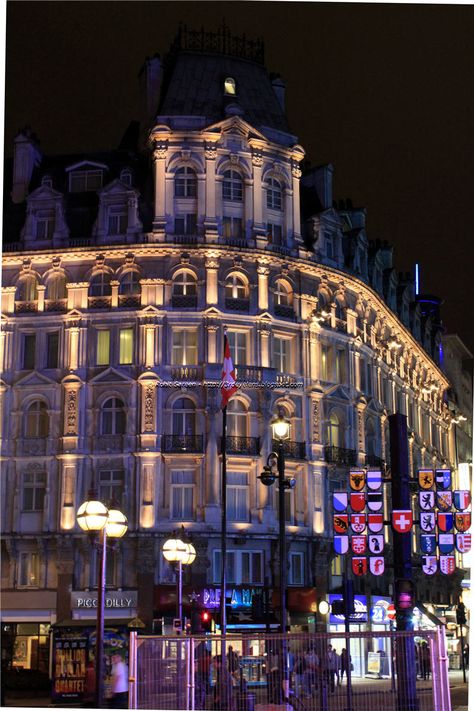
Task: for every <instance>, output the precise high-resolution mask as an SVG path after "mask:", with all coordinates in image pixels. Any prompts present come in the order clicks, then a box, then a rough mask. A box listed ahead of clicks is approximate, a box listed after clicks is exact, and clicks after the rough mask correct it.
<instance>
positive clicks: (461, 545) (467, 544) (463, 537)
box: [456, 533, 471, 553]
mask: <svg viewBox="0 0 474 711" xmlns="http://www.w3.org/2000/svg"><path fill="white" fill-rule="evenodd" d="M456 548H457V550H458V551H459V552H460V553H469V551H470V550H471V534H470V533H456Z"/></svg>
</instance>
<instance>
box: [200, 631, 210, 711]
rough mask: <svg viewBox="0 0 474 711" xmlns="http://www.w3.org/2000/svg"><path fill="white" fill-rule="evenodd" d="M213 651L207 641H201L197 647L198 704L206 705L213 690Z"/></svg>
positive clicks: (203, 706) (201, 706)
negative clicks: (211, 677)
mask: <svg viewBox="0 0 474 711" xmlns="http://www.w3.org/2000/svg"><path fill="white" fill-rule="evenodd" d="M210 674H211V653H210V651H209V650H208V648H207V646H206V642H200V643H199V644H198V646H197V648H196V706H197V708H205V707H206V697H207V696H208V694H209V692H210V690H211V679H210Z"/></svg>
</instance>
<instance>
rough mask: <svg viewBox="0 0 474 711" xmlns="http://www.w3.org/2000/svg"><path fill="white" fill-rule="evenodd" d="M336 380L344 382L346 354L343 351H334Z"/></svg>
mask: <svg viewBox="0 0 474 711" xmlns="http://www.w3.org/2000/svg"><path fill="white" fill-rule="evenodd" d="M336 382H337V383H345V382H346V354H345V352H344V351H340V350H337V351H336Z"/></svg>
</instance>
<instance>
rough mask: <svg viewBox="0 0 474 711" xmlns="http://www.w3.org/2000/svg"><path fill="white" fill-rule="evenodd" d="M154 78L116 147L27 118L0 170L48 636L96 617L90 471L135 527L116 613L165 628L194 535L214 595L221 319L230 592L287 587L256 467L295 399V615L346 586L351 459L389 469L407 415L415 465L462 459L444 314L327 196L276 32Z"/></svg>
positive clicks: (203, 52)
mask: <svg viewBox="0 0 474 711" xmlns="http://www.w3.org/2000/svg"><path fill="white" fill-rule="evenodd" d="M140 80H141V84H142V90H143V107H144V108H143V120H142V122H141V123H140V124H138V123H131V124H130V126H129V127H128V129H127V131H126V132H125V134H124V137H123V139H122V142H121V144H120V146H119V148H118V149H117V150H112V151H104V152H101V153H85V154H81V155H80V156H79V155H64V156H54V157H48V156H45V155H42V154H41V153H40V151H39V148H38V144H37V141H36V139H35V137H34V135H33V134H32V133H31V132H30V131H28V130H24V131H22V132H21V133H20V134H19V135H18V136H17V137H16V139H15V143H14V157H13V160H12V161H11V162H10V163H8V164H7V168H6V176H5V189H6V192H7V195H6V198H5V219H4V245H3V248H4V255H3V290H2V332H1V347H2V355H1V358H2V361H1V362H2V370H3V375H2V378H3V379H2V381H1V397H2V408H3V409H2V428H3V429H2V431H3V434H2V474H1V487H2V489H1V494H2V527H3V555H2V585H3V590H4V593H3V620H4V621H6V622H8V623H9V624H20V623H29V624H32V625H34V624H36V625H37V626H38V635H39V643H40V647H41V644H43V643H42V642H41V630H43V633H44V629H45V626H46V625H48V624H50V623H53V622H56V621H60V620H64V619H70V618H81V617H84V616H85V618H87V617H89V618H90V617H91V615H92V616H93V614H94V610H93V609H92V610H91V609H88V608H86V607H85V606H86V603H85V602H84V600H87V599H90V598H88V597H87V596H88V595H91V594H92V593H91V591H93V590H94V586H95V585H96V570H95V561H94V556H93V555H92V554H91V548H90V544H89V541H88V540H87V538H86V537H85V536H84V535H83V534H82V533H80V531H79V529H78V527H77V525H76V520H75V513H76V511H77V509H78V507H79V505H80V503H81V502H82V501H84V500H85V499H86V497H87V492H88V490H89V488H90V487H91V485H94V486H95V487H96V488H97V489H98V491H99V496H100V498H101V500H103V501H105V502H106V501H107V500H108V499H110V498H111V497H112V496H113V497H115V499H117V500H118V501H119V503H120V505H121V508H122V510H123V511H124V512H125V513H126V515H127V517H128V520H129V524H130V528H129V532H128V534H127V535H126V537H125V538H124V539H122V540H121V542H120V546H119V548H118V549H117V550H116V551H115V552H113V553H112V554H111V555H110V556H109V559H108V562H109V565H108V572H107V576H108V577H107V585H108V589H109V590H112V591H115V593H114V594H115V597H114V596H112V598H111V599H113V600H116V601H117V604H116V605H115V603H111V605H110V607H111V609H110V610H109V611H108V614H110V616H111V619H115V618H114V617H113V616H114V615H116V616H117V619H118V618H124V617H125V618H126V617H134V616H135V615H138V616H139V617H140V618H141V619H142V620H143V621H144V622H145V624H146V625H147V628H148V629H151V628H152V623H153V620H154V619H156V618H159V617H162V616H163V615H164V614H165V615H168V614H170V615H171V617H172V614H173V613H172V610H173V605H172V604H171V606H170V604H169V594H170V591H173V590H174V588H173V581H174V578H173V571H172V570H171V568H170V567H169V566H168V564H166V562H165V561H164V559H163V556H162V554H161V549H162V545H163V542H164V541H165V540H166V538H167V537H169V536H170V534H171V533H172V532H173V530H176V529H179V528H180V527H181V526H182V525H183V526H184V527H185V529H186V531H187V533H188V534H189V535H191V536H192V539H193V542H194V545H195V547H196V550H197V558H196V561H195V563H194V564H193V565H192V566H191V570H188V571H187V572H186V576H187V580H186V583H187V585H188V587H187V588H185V590H187V591H188V592H191V591H193V590H194V591H195V592H197V594H200V595H201V594H202V596H203V597H202V600H201V601H202V602H203V601H204V595H207V596H208V598H207V599H209V600H211V599H213V598H212V596H213V595H215V594H216V590H217V588H218V585H219V580H220V435H221V414H220V409H219V401H220V394H219V390H218V388H217V387H216V383H217V382H218V380H219V378H220V371H221V364H222V359H223V352H222V350H223V328H224V325H225V326H227V329H228V337H229V341H230V346H231V352H232V358H233V362H234V364H235V365H236V369H237V376H238V380H239V381H241V382H242V383H243V386H242V387H241V389H240V390H239V392H238V394H237V395H236V396H234V397H233V398H232V400H231V403H230V405H229V408H228V429H227V452H228V462H227V470H228V493H227V502H228V503H227V514H228V573H227V575H228V581H229V584H230V585H231V586H232V587H233V591H234V592H235V595H236V596H237V597H238V595H239V594H241V597H242V599H243V598H244V597H245V596H246V595H248V590H250V591H252V590H253V589H256V588H258V587H261V586H264V585H266V586H268V587H269V589H270V590H272V589H273V588H276V589H277V588H278V576H277V574H278V557H277V556H278V545H277V543H278V520H277V502H276V492H274V491H272V489H271V488H270V489H269V488H268V487H265V486H263V485H262V484H261V483H260V482H259V480H258V479H257V476H258V474H259V473H260V471H261V470H262V467H263V464H264V463H265V459H266V457H267V455H268V453H269V452H270V451H271V449H272V441H271V436H270V430H269V422H270V420H271V418H272V416H273V415H274V414H275V413H276V411H277V410H278V408H282V409H283V411H284V412H285V413H286V415H287V417H288V418H290V420H291V426H292V427H291V440H290V441H288V442H287V443H286V444H285V447H286V469H287V474H288V475H289V476H293V477H295V479H296V486H295V488H294V489H292V490H289V491H288V492H287V495H286V496H287V506H286V523H287V536H288V546H289V558H288V580H289V586H290V590H289V596H288V600H289V613H290V621H291V626H292V628H293V629H300V628H301V627H303V626H308V625H311V624H312V620H313V618H314V611H315V601H316V600H317V599H320V598H322V597H325V596H326V595H327V594H328V593H329V592H330V590H331V589H335V588H337V586H338V585H340V583H341V577H340V576H341V574H342V568H341V559H340V558H337V557H336V558H335V557H334V553H333V552H332V548H331V539H332V515H331V503H330V502H331V493H332V491H333V490H335V489H338V488H340V486H341V485H344V486H345V484H346V481H347V475H348V470H349V467H351V466H362V467H364V466H369V467H370V466H372V467H376V468H377V467H381V468H382V469H383V470H385V469H389V465H390V463H389V461H388V459H389V452H388V423H387V417H388V415H389V414H390V413H393V412H401V413H403V414H405V415H406V416H407V418H408V426H409V432H410V435H409V437H410V462H411V467H412V470H413V471H414V470H416V469H417V468H418V467H421V466H426V467H442V466H448V467H452V468H453V470H457V459H456V457H457V454H456V442H455V437H454V429H453V423H452V420H453V417H452V412H451V410H452V408H450V407H449V405H448V400H447V389H448V388H449V387H450V383H449V380H448V378H447V376H446V373H445V372H444V368H443V362H442V360H441V358H442V328H441V322H440V316H439V302H436V300H435V299H428V300H426V299H424V298H423V297H417V296H416V295H415V289H414V283H413V280H412V279H411V277H410V275H405V274H398V273H397V271H396V270H395V268H394V265H393V254H392V248H391V247H390V246H389V245H388V244H387V243H381V242H379V241H375V242H374V241H369V239H368V237H367V234H366V230H365V217H366V214H365V210H364V209H362V208H355V207H353V206H352V204H351V203H350V201H345V202H339V203H336V202H334V201H333V195H332V174H333V168H332V166H330V165H327V166H321V167H318V168H310V167H309V166H308V165H306V163H305V161H304V158H305V151H304V149H303V148H302V147H301V145H299V143H298V140H297V138H296V136H294V135H292V134H291V132H290V129H289V127H288V124H287V120H286V117H285V109H284V100H285V99H284V94H285V86H284V83H283V82H282V80H281V79H280V78H279V77H272V76H269V75H268V73H267V71H266V69H265V66H264V64H263V47H262V45H261V44H259V43H252V42H248V41H246V40H245V39H241V38H234V37H231V36H230V35H229V34H228V33H225V32H224V33H221V34H217V35H213V34H211V33H191V32H187V33H185V32H181V33H180V35H178V38H177V40H176V42H175V43H174V45H173V47H172V48H171V50H170V52H169V54H168V55H167V57H166V59H165V61H161V60H160V59H159V58H158V57H153V58H152V59H147V60H146V62H145V65H144V67H143V69H142V72H141V76H140ZM458 351H459V349H458V350H456V349H454V352H455V353H458ZM455 357H458V356H455ZM461 357H464V356H461ZM471 436H472V435H471ZM469 466H470V465H469ZM275 488H276V487H275ZM387 536H388V534H387ZM414 552H415V553H416V550H415V551H414ZM458 563H459V565H460V566H461V561H458ZM459 581H460V576H456V578H455V581H454V579H446V578H445V579H442V580H441V579H440V580H439V584H437V586H436V589H433V588H432V587H431V588H430V585H429V582H430V581H424V580H422V579H421V578H420V581H419V595H420V596H421V599H423V600H424V601H428V602H432V603H442V604H444V605H450V604H452V603H454V602H455V601H456V600H457V594H458V585H459ZM390 582H391V580H390V577H389V574H387V576H386V577H384V578H383V579H382V580H378V581H377V583H371V582H370V580H366V581H365V585H366V591H368V592H369V593H370V589H371V588H372V589H373V591H374V592H375V593H378V594H382V595H383V594H389V584H390ZM127 592H129V593H130V594H127ZM250 594H251V592H250ZM167 599H168V602H167ZM248 599H249V598H248V597H247V601H248ZM81 600H82V601H83V602H82V603H81V602H80V601H81ZM124 600H128V601H129V602H130V605H128V606H127V604H126V603H124V602H123V601H124ZM204 602H205V601H204ZM204 602H203V604H204ZM81 604H82V605H83V607H82V608H81ZM114 605H115V607H114ZM247 612H248V611H247ZM246 619H247V620H248V619H249V618H248V616H247V618H246ZM234 622H235V624H241V625H242V626H243V627H245V619H242V614H241V615H240V617H239V614H236V616H235V619H234ZM42 626H43V627H42Z"/></svg>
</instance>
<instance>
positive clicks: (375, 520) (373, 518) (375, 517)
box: [367, 513, 383, 533]
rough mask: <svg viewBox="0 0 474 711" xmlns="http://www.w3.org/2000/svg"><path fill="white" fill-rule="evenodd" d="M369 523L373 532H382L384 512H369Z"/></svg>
mask: <svg viewBox="0 0 474 711" xmlns="http://www.w3.org/2000/svg"><path fill="white" fill-rule="evenodd" d="M367 524H368V526H369V531H371V532H372V533H380V531H381V530H382V529H383V514H373V513H369V514H368V515H367Z"/></svg>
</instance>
